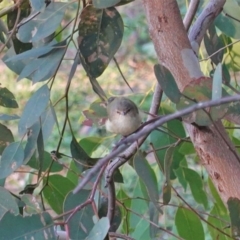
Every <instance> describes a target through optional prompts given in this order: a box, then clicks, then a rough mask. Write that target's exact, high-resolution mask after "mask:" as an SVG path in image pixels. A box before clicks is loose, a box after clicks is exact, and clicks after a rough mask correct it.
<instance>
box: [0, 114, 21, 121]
mask: <svg viewBox="0 0 240 240" xmlns="http://www.w3.org/2000/svg"><path fill="white" fill-rule="evenodd" d="M16 119H19V116H18V115H16V114H14V115H8V114H0V120H2V121H10V120H16Z"/></svg>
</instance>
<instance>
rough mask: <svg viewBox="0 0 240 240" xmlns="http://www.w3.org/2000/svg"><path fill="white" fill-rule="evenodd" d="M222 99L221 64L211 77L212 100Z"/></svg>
mask: <svg viewBox="0 0 240 240" xmlns="http://www.w3.org/2000/svg"><path fill="white" fill-rule="evenodd" d="M220 98H222V64H221V63H219V64H218V65H217V67H216V69H215V72H214V75H213V86H212V100H216V99H220Z"/></svg>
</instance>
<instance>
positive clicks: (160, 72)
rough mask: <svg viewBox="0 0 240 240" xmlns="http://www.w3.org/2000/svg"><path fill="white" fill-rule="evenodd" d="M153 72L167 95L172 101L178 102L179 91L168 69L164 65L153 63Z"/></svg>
mask: <svg viewBox="0 0 240 240" xmlns="http://www.w3.org/2000/svg"><path fill="white" fill-rule="evenodd" d="M154 73H155V76H156V78H157V81H158V83H159V84H160V86H161V87H162V89H163V91H164V93H165V94H166V95H167V97H169V99H170V100H171V101H172V102H174V103H178V102H179V101H180V97H181V93H180V91H179V89H178V87H177V84H176V82H175V79H174V78H173V76H172V74H171V73H170V71H169V70H168V69H167V68H165V67H164V66H162V65H159V64H156V65H154Z"/></svg>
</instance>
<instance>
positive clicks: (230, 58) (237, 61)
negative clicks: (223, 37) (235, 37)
mask: <svg viewBox="0 0 240 240" xmlns="http://www.w3.org/2000/svg"><path fill="white" fill-rule="evenodd" d="M238 31H239V30H238ZM229 42H230V43H233V42H232V40H231V39H230V40H229ZM239 51H240V43H239V42H237V43H235V44H233V45H232V46H231V47H228V51H227V53H226V54H225V56H224V63H225V64H226V67H227V68H228V69H229V70H232V71H234V72H238V71H239V70H240V55H239Z"/></svg>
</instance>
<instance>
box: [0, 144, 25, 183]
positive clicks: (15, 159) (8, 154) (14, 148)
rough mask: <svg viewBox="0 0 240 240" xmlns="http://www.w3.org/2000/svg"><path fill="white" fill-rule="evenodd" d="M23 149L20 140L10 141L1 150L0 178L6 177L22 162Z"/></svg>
mask: <svg viewBox="0 0 240 240" xmlns="http://www.w3.org/2000/svg"><path fill="white" fill-rule="evenodd" d="M23 159H24V151H23V148H22V146H21V143H20V142H13V143H10V144H9V145H8V146H7V147H6V148H5V149H4V151H3V153H2V157H1V162H0V163H1V164H0V178H1V179H2V178H5V177H8V176H9V175H10V174H11V173H12V172H14V171H15V170H16V169H18V168H19V167H20V166H21V165H22V164H23Z"/></svg>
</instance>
